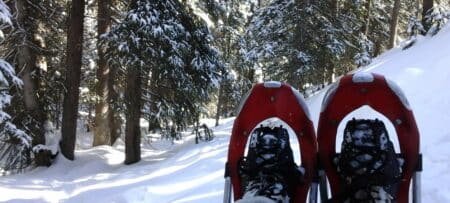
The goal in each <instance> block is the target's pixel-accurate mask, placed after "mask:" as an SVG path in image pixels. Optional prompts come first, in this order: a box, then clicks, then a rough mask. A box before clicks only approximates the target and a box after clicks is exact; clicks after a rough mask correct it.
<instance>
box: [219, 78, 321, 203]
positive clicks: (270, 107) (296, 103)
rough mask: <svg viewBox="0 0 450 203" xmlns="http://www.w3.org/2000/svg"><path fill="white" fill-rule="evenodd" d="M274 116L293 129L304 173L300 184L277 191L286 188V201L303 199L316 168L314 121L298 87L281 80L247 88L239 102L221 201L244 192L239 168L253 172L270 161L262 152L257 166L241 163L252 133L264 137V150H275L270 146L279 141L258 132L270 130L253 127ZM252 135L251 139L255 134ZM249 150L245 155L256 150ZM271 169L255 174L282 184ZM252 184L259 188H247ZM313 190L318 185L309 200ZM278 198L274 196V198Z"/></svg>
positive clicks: (303, 200) (300, 200)
mask: <svg viewBox="0 0 450 203" xmlns="http://www.w3.org/2000/svg"><path fill="white" fill-rule="evenodd" d="M274 117H275V118H278V119H280V120H282V121H283V122H285V123H286V124H287V125H289V127H291V128H292V129H293V131H294V132H295V134H296V137H297V139H298V142H299V147H300V152H301V166H302V167H303V168H304V174H302V176H303V181H301V183H300V182H299V183H298V184H296V185H293V186H291V187H290V188H289V189H288V190H284V189H283V188H282V189H281V190H278V192H279V194H281V195H283V194H282V193H284V192H285V191H287V192H288V194H287V196H288V197H289V202H295V203H299V202H306V198H307V196H308V191H309V189H310V186H311V182H312V180H313V177H315V174H316V168H315V166H316V160H317V157H316V154H317V142H316V136H315V132H314V127H313V123H312V121H311V119H310V116H309V112H308V109H307V107H306V104H305V103H304V100H303V97H302V96H301V94H300V93H299V92H298V91H297V90H295V89H294V88H292V87H291V86H289V85H287V84H284V83H280V82H266V83H261V84H257V85H255V86H254V87H253V88H252V90H251V91H250V93H249V95H248V97H247V98H246V99H245V100H243V101H242V103H241V107H240V109H239V111H238V115H237V117H236V120H235V121H234V125H233V130H232V135H231V139H230V145H229V150H228V161H227V164H226V171H225V194H224V202H226V203H229V202H232V199H233V195H232V193H233V194H234V200H235V201H236V200H239V199H241V198H242V197H243V195H244V192H245V191H244V189H245V187H246V185H244V184H245V182H246V181H247V180H245V179H246V178H245V177H243V175H242V168H244V169H247V171H256V170H264V168H265V167H260V166H261V165H264V164H265V165H270V164H267V163H270V160H269V159H270V158H267V155H264V156H266V158H263V159H264V161H263V162H261V163H259V162H257V163H256V167H251V166H250V167H249V166H248V165H246V164H244V165H243V160H244V163H245V159H244V152H245V148H246V144H247V140H248V138H249V136H250V135H251V134H253V135H254V136H255V139H256V138H257V137H261V138H258V139H264V141H263V143H264V146H263V147H262V148H264V149H265V150H271V151H273V150H274V149H275V148H273V147H272V146H276V145H277V144H278V143H279V142H278V141H277V140H279V138H274V137H272V136H266V134H265V133H261V132H262V131H265V132H270V129H269V130H268V129H265V128H266V127H261V128H258V129H255V127H258V126H257V125H258V124H259V123H261V122H262V121H264V120H266V119H269V118H274ZM254 129H255V130H254ZM278 129H282V127H279V128H278ZM252 132H253V133H252ZM283 132H285V133H271V134H277V136H279V135H286V134H287V131H285V130H284V129H283ZM258 134H260V135H258ZM253 135H252V139H253V137H254V136H253ZM264 136H265V137H264ZM251 142H252V141H250V143H251ZM289 150H290V148H289ZM248 153H249V154H248V156H247V158H249V157H250V156H253V155H252V153H255V152H252V150H251V149H250V150H249V152H248ZM257 153H259V152H257ZM290 153H292V152H290ZM258 155H260V154H258ZM290 156H291V155H290ZM269 157H272V156H269ZM266 159H267V160H266ZM291 159H292V158H287V159H285V160H291ZM258 164H261V165H258ZM274 165H277V164H274ZM281 165H285V166H290V165H292V164H291V163H288V164H281ZM253 166H255V164H253ZM275 167H276V166H275ZM269 168H270V167H269ZM248 169H250V170H248ZM271 170H272V169H271ZM282 170H284V169H282ZM274 171H275V170H273V171H270V170H269V171H268V173H264V172H261V173H259V172H258V175H257V176H254V177H259V175H261V174H262V175H263V176H264V175H266V174H269V175H268V176H270V177H272V178H271V179H270V180H271V181H272V182H274V183H283V181H286V180H285V179H284V178H283V177H279V176H276V175H275V176H274V175H273V172H274ZM284 173H286V172H282V173H278V174H281V175H288V174H284ZM275 174H276V173H275ZM247 177H248V176H247ZM250 178H251V176H250ZM250 181H252V180H250ZM288 181H289V180H288ZM253 186H254V187H259V188H261V187H262V186H261V184H259V185H258V184H252V185H251V186H250V187H253ZM272 186H277V184H272ZM247 187H248V186H247ZM316 187H317V185H316ZM247 189H248V188H247ZM250 189H252V188H250ZM316 191H317V188H315V189H314V188H312V189H311V192H312V193H311V194H310V199H314V198H315V195H314V192H316ZM271 195H273V194H271ZM269 198H270V197H269ZM272 200H273V198H272ZM278 200H279V199H277V200H276V201H278ZM255 201H256V200H255ZM258 201H264V200H258ZM314 201H315V200H313V202H314Z"/></svg>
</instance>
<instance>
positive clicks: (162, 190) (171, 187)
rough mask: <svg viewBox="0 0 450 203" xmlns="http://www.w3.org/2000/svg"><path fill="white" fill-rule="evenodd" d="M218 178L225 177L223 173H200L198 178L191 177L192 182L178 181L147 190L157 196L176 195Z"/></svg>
mask: <svg viewBox="0 0 450 203" xmlns="http://www.w3.org/2000/svg"><path fill="white" fill-rule="evenodd" d="M218 177H223V171H215V172H213V173H209V174H201V173H199V174H198V176H197V177H191V178H192V180H190V181H180V180H176V181H174V182H173V183H169V184H166V185H158V186H150V187H148V188H147V192H150V193H156V194H176V193H180V192H182V191H187V190H191V189H192V188H195V187H198V186H201V185H203V184H207V183H209V182H211V181H214V180H217V178H218Z"/></svg>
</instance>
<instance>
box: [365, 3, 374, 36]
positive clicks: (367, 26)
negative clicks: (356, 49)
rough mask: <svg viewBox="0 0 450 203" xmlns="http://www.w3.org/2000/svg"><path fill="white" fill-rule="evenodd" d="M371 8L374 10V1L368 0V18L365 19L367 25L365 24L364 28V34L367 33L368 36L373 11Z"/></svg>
mask: <svg viewBox="0 0 450 203" xmlns="http://www.w3.org/2000/svg"><path fill="white" fill-rule="evenodd" d="M371 10H372V2H371V0H367V2H366V12H367V13H366V17H365V18H366V19H365V21H364V22H365V23H366V24H365V25H364V29H363V33H364V35H366V36H368V35H369V29H370V18H371V16H370V12H371Z"/></svg>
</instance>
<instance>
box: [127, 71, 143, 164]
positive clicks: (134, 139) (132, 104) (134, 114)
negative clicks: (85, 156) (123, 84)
mask: <svg viewBox="0 0 450 203" xmlns="http://www.w3.org/2000/svg"><path fill="white" fill-rule="evenodd" d="M140 71H141V70H140V69H139V68H136V67H131V68H129V70H128V72H127V79H126V80H127V88H126V90H125V99H126V124H125V164H132V163H136V162H138V161H140V160H141V131H140V125H139V119H140V117H141V105H142V102H141V96H142V95H141V94H142V90H141V80H142V78H141V75H140Z"/></svg>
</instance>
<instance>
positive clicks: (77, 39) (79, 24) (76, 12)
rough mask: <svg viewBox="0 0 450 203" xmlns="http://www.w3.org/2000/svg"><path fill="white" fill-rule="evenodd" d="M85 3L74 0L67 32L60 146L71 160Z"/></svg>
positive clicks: (75, 122)
mask: <svg viewBox="0 0 450 203" xmlns="http://www.w3.org/2000/svg"><path fill="white" fill-rule="evenodd" d="M84 5H85V1H84V0H72V7H71V9H70V20H69V29H68V33H67V64H66V66H67V71H66V81H65V86H66V88H67V91H66V93H65V95H64V103H63V119H62V128H61V135H62V139H61V142H60V147H61V152H62V154H63V155H64V156H65V157H66V158H67V159H70V160H73V159H74V158H75V157H74V151H75V140H76V130H77V116H78V98H79V87H80V75H81V57H82V47H83V46H82V44H83V43H82V42H83V18H84Z"/></svg>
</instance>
